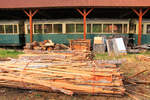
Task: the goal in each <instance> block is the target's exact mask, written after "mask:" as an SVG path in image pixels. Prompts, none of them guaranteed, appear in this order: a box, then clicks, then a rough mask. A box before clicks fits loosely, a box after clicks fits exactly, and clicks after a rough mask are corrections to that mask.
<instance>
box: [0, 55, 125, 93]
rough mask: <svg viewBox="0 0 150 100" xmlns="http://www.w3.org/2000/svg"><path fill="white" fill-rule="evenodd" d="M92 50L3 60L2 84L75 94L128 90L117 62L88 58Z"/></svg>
mask: <svg viewBox="0 0 150 100" xmlns="http://www.w3.org/2000/svg"><path fill="white" fill-rule="evenodd" d="M88 55H89V52H80V53H78V52H70V53H66V52H65V53H63V52H60V53H58V52H51V53H49V54H38V55H37V54H23V55H21V56H20V57H19V58H18V59H12V60H11V61H7V62H1V63H0V85H1V86H7V87H13V88H22V89H36V90H43V91H49V92H63V93H65V94H68V95H73V94H116V95H123V94H124V92H125V89H124V86H123V82H122V73H121V72H120V70H119V67H117V66H116V64H112V63H100V62H101V61H98V60H96V61H91V60H89V58H88Z"/></svg>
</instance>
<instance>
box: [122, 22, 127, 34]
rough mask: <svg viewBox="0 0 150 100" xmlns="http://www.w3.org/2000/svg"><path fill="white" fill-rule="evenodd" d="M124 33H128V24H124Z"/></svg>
mask: <svg viewBox="0 0 150 100" xmlns="http://www.w3.org/2000/svg"><path fill="white" fill-rule="evenodd" d="M123 33H127V24H124V30H123Z"/></svg>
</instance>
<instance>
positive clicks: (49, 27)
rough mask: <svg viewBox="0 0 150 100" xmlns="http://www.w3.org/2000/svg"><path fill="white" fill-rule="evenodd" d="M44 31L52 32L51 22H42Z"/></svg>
mask: <svg viewBox="0 0 150 100" xmlns="http://www.w3.org/2000/svg"><path fill="white" fill-rule="evenodd" d="M44 33H52V24H44Z"/></svg>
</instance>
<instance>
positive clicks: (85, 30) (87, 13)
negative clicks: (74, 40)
mask: <svg viewBox="0 0 150 100" xmlns="http://www.w3.org/2000/svg"><path fill="white" fill-rule="evenodd" d="M92 10H93V8H92V9H90V10H89V11H88V12H86V9H84V10H83V12H82V11H81V10H80V9H77V11H78V12H79V13H80V14H81V15H82V16H83V23H84V35H83V36H84V40H86V32H87V29H86V16H87V15H89V13H90V12H91V11H92Z"/></svg>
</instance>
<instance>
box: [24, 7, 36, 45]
mask: <svg viewBox="0 0 150 100" xmlns="http://www.w3.org/2000/svg"><path fill="white" fill-rule="evenodd" d="M24 12H25V13H26V15H28V16H29V24H30V43H32V42H33V22H32V17H33V16H34V15H35V14H36V13H37V12H38V10H35V11H34V12H33V13H32V10H31V9H30V10H29V13H28V12H27V11H26V10H24Z"/></svg>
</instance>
